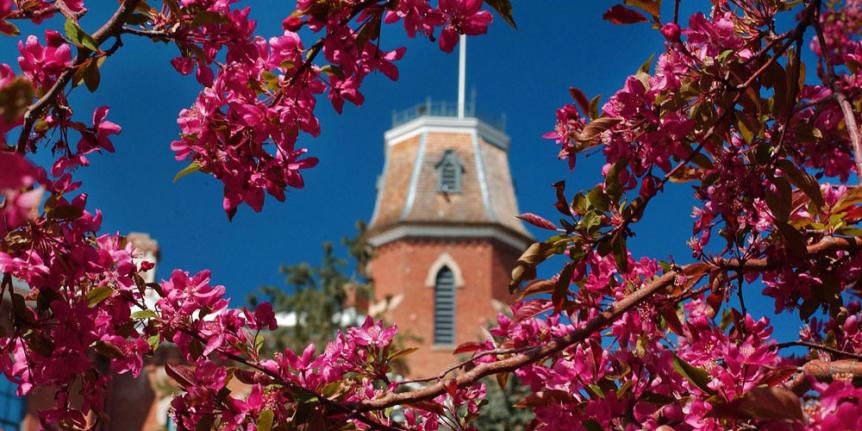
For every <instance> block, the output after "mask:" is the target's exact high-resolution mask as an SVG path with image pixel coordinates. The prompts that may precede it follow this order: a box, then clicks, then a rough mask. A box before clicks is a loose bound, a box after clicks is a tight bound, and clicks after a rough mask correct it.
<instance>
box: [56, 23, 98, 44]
mask: <svg viewBox="0 0 862 431" xmlns="http://www.w3.org/2000/svg"><path fill="white" fill-rule="evenodd" d="M63 29H64V30H65V31H66V37H67V38H68V39H69V41H71V42H72V43H73V44H75V46H77V47H79V48H87V49H89V50H90V51H94V52H98V51H99V45H98V44H96V41H95V40H94V39H93V37H92V36H90V35H89V34H87V32H86V31H84V29H82V28H81V26H80V25H78V23H77V22H75V20H73V19H71V18H66V24H64V25H63Z"/></svg>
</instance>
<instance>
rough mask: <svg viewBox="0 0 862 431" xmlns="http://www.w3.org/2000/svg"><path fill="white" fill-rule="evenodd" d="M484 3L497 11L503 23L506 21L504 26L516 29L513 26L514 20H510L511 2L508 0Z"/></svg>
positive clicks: (488, 0) (486, 1) (489, 0)
mask: <svg viewBox="0 0 862 431" xmlns="http://www.w3.org/2000/svg"><path fill="white" fill-rule="evenodd" d="M485 3H486V4H487V5H488V6H491V8H492V9H494V10H495V11H497V13H498V14H500V17H502V18H503V21H506V24H509V25H510V26H511V27H512V28H518V26H517V25H516V24H515V19H514V18H512V2H510V1H509V0H485Z"/></svg>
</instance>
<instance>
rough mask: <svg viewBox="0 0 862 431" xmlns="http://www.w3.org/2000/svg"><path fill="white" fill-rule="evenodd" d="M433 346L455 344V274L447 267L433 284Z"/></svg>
mask: <svg viewBox="0 0 862 431" xmlns="http://www.w3.org/2000/svg"><path fill="white" fill-rule="evenodd" d="M434 344H443V345H450V344H455V274H454V273H453V272H452V270H451V269H449V267H448V266H444V267H442V268H440V270H439V271H437V277H436V279H435V282H434Z"/></svg>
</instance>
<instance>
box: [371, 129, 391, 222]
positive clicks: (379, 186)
mask: <svg viewBox="0 0 862 431" xmlns="http://www.w3.org/2000/svg"><path fill="white" fill-rule="evenodd" d="M387 173H389V147H388V146H385V145H384V146H383V172H382V173H381V174H380V176H379V177H377V184H376V187H375V189H377V197H376V198H375V199H374V212H372V213H371V223H370V224H372V225H373V224H374V222H375V221H377V216H378V214H379V213H380V204H381V200H382V199H383V187H385V186H386V174H387Z"/></svg>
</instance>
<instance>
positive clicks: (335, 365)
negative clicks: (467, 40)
mask: <svg viewBox="0 0 862 431" xmlns="http://www.w3.org/2000/svg"><path fill="white" fill-rule="evenodd" d="M152 3H155V2H152ZM234 3H235V1H233V0H163V1H161V2H160V4H158V5H153V4H150V2H148V1H146V0H121V1H119V2H118V6H116V10H115V11H114V13H113V15H111V16H110V18H109V19H108V20H107V21H106V22H105V23H104V24H103V25H102V26H101V27H99V28H98V29H95V30H92V29H84V28H82V27H81V25H79V23H78V19H79V18H80V17H81V16H83V15H84V14H85V13H86V12H87V9H86V7H85V5H84V2H83V1H82V0H0V31H2V32H3V33H5V34H7V35H10V36H12V37H15V36H17V35H18V30H17V27H16V25H15V23H16V21H21V20H28V21H32V22H33V23H34V24H36V25H40V24H41V23H42V21H43V20H45V19H47V18H49V17H52V16H57V15H62V16H64V17H65V25H64V26H63V29H57V30H51V29H46V30H45V33H44V36H43V37H41V38H40V37H38V36H35V35H31V36H28V37H26V39H24V40H22V41H21V42H19V56H18V59H17V64H18V68H17V69H16V68H13V67H12V66H10V65H7V64H2V65H0V145H2V146H3V149H2V151H0V191H2V193H3V201H2V218H0V271H2V274H3V275H2V289H0V294H2V297H3V298H4V301H7V303H8V304H9V307H10V309H11V311H10V313H9V316H6V317H8V324H6V325H5V327H6V330H5V331H4V332H3V333H2V334H0V350H2V354H0V368H2V370H3V372H4V373H5V374H6V377H7V378H9V379H11V380H12V381H13V382H15V383H16V384H17V385H18V392H19V394H20V395H26V394H27V393H29V392H30V391H31V390H32V389H33V388H34V387H47V388H53V390H54V391H55V392H56V394H55V398H54V399H55V405H54V407H53V408H51V409H48V410H46V411H43V412H41V414H40V420H41V422H42V424H43V426H44V427H46V428H49V429H50V428H60V429H87V428H95V427H98V425H99V423H100V422H101V421H104V420H106V418H104V417H103V410H102V400H103V397H104V390H105V387H106V385H107V383H108V381H109V379H110V376H111V374H110V373H105V372H102V371H100V369H99V368H98V367H96V362H97V361H100V362H102V361H104V362H106V363H108V364H109V365H110V371H112V372H116V373H131V374H138V373H140V371H141V367H142V363H143V360H144V358H145V357H146V356H148V355H151V354H152V353H153V352H154V351H156V350H158V349H159V346H160V344H161V343H162V342H167V341H169V342H172V343H174V344H175V345H176V346H177V347H178V348H179V350H180V351H181V353H182V355H183V356H184V357H185V360H186V364H185V365H171V366H168V368H167V370H168V372H169V374H170V376H171V377H172V378H173V379H174V380H175V381H176V383H177V384H178V385H179V386H180V387H181V392H180V394H179V395H178V396H177V397H176V398H175V399H174V400H173V403H172V412H173V413H172V414H173V416H174V419H175V421H176V422H177V424H178V426H179V427H180V428H183V429H224V430H233V429H243V430H252V429H257V430H273V429H284V430H287V429H304V430H323V429H384V430H393V429H424V430H432V429H439V428H443V429H469V428H470V426H471V425H470V422H471V421H472V420H473V419H474V418H475V417H476V416H477V415H479V414H481V406H482V404H483V394H484V386H483V385H482V383H481V382H480V379H483V378H485V377H488V376H496V378H497V379H498V381H499V382H500V383H501V384H502V385H505V383H506V381H507V379H508V376H509V375H511V374H512V373H514V374H516V375H517V377H518V379H519V380H520V381H522V382H524V383H525V384H526V385H528V386H529V388H530V389H531V391H532V394H531V395H529V396H528V397H526V398H525V399H523V400H521V401H520V402H519V405H520V406H521V407H525V408H530V409H532V410H533V413H534V415H535V420H534V422H533V424H532V426H533V428H535V429H548V430H551V429H553V430H569V429H573V430H581V429H586V430H598V429H632V430H634V429H643V428H646V429H663V430H670V429H674V430H686V429H727V428H735V429H776V430H777V429H791V430H796V429H816V430H833V429H862V385H860V384H859V381H858V379H859V378H862V362H860V361H862V332H860V327H859V326H860V325H859V320H860V317H862V316H860V313H862V307H860V303H859V295H860V293H862V286H860V285H859V280H860V276H862V253H860V250H862V230H860V228H859V227H858V226H857V224H858V222H859V221H860V219H862V206H860V204H862V188H860V187H859V186H856V185H854V184H853V183H852V182H855V181H857V180H858V178H859V172H862V143H860V131H859V125H858V121H859V115H858V113H859V112H860V111H862V109H860V108H862V78H860V76H859V75H858V71H859V68H860V67H862V41H860V31H862V2H860V1H859V0H845V1H822V0H795V1H779V0H762V1H753V0H731V1H727V0H712V2H711V3H707V2H704V9H709V12H708V13H697V14H694V15H692V16H690V17H681V16H679V15H680V14H679V0H676V1H675V2H672V3H670V4H668V3H667V2H666V4H664V5H662V4H661V1H660V0H626V1H625V4H621V5H616V6H613V7H612V8H610V9H609V10H608V12H607V13H606V14H605V15H604V18H605V19H606V20H609V21H611V22H613V23H616V24H638V23H645V24H644V25H650V24H651V25H652V26H653V27H654V28H656V29H657V30H659V31H661V33H662V34H663V35H664V37H665V43H664V52H663V53H662V54H661V55H660V56H659V57H658V60H657V62H656V65H655V66H654V67H653V66H651V65H650V64H649V63H648V64H646V65H644V67H642V68H641V69H640V70H639V71H638V72H637V73H636V74H635V75H633V76H631V77H629V78H628V79H627V80H626V82H625V83H624V86H623V87H622V88H621V89H620V90H619V91H617V92H616V93H615V94H614V95H613V96H612V97H610V98H609V99H608V100H607V101H605V103H604V104H602V103H601V101H600V99H599V98H593V99H589V98H587V97H586V96H585V95H584V94H583V93H582V92H581V91H579V90H577V89H572V90H571V93H572V96H573V99H574V102H573V104H572V105H566V106H564V107H562V108H560V110H559V111H558V112H557V123H556V127H555V129H554V131H553V132H551V133H549V134H548V137H549V138H551V139H554V140H556V142H557V143H558V144H559V145H560V147H561V149H560V156H561V158H563V159H567V160H568V163H569V165H570V166H571V167H573V168H574V166H575V160H576V159H577V157H578V155H579V154H580V153H582V152H585V151H593V152H600V153H601V154H603V155H604V157H605V158H606V160H607V163H606V165H605V169H604V170H603V173H602V178H599V179H598V184H597V185H596V186H595V187H594V188H592V189H590V190H585V191H583V192H580V193H577V194H574V195H572V194H570V193H567V192H566V190H565V188H564V184H563V183H558V184H557V185H556V196H557V203H556V210H557V211H558V212H559V213H560V215H561V216H562V218H561V219H560V220H559V222H558V223H554V222H552V221H550V220H548V219H546V218H543V217H540V216H538V215H535V214H525V215H523V219H524V220H525V221H527V222H529V223H532V224H534V225H536V226H538V227H540V228H545V229H548V230H549V231H551V233H549V238H548V239H547V240H545V241H543V242H540V243H536V244H533V245H532V246H531V247H530V248H529V249H527V250H526V251H525V252H524V254H523V256H522V257H521V259H520V260H519V265H518V267H517V268H515V270H514V271H513V274H512V284H511V288H512V292H513V295H514V296H515V297H516V298H517V301H516V303H515V305H514V306H513V308H512V314H511V316H508V317H507V316H501V317H500V318H499V319H498V322H497V326H496V327H495V328H494V329H493V330H492V331H491V334H492V335H493V339H489V340H485V341H483V342H475V343H467V344H465V345H462V346H460V347H459V348H458V349H457V352H458V353H461V354H468V355H470V357H469V358H468V359H467V360H466V361H464V362H461V363H459V364H456V365H455V366H453V367H452V368H451V369H449V370H441V373H440V374H439V376H436V377H434V378H431V379H426V380H423V381H414V382H413V385H406V384H405V383H406V382H403V381H394V380H392V379H391V378H390V377H391V376H390V374H389V373H388V371H389V370H390V367H389V364H390V361H392V360H393V359H395V358H398V357H400V356H402V355H405V354H408V353H409V350H402V351H396V350H395V349H394V348H393V347H392V345H391V341H392V338H393V336H394V334H395V332H396V329H395V328H394V327H384V326H383V325H382V324H380V323H375V322H373V321H370V320H369V321H367V322H366V323H365V325H363V326H362V327H359V328H353V329H350V330H348V331H346V332H344V333H342V334H340V335H339V336H338V337H337V338H336V340H335V341H334V342H332V343H330V344H329V345H328V346H327V347H326V348H325V349H324V351H322V352H316V351H315V349H314V348H313V347H311V348H308V349H305V350H304V351H303V352H294V351H292V350H289V349H287V350H284V351H283V352H281V353H278V354H276V355H274V356H273V357H264V356H262V355H261V353H260V343H259V342H258V340H259V331H261V330H265V329H268V328H269V329H271V328H273V327H274V325H275V319H274V316H273V313H272V309H271V307H269V306H268V305H267V304H260V305H259V306H257V307H256V309H255V310H253V311H250V310H245V309H230V308H229V307H228V303H227V300H226V299H225V298H224V292H225V289H224V288H223V287H222V286H216V285H212V284H211V282H210V274H209V272H206V271H205V272H201V273H198V274H188V273H186V272H183V271H181V270H176V271H174V272H173V273H172V274H171V276H170V278H169V279H168V280H164V281H162V282H160V283H152V284H147V283H145V282H144V280H143V278H142V277H141V276H140V272H142V271H146V270H147V269H148V268H150V267H151V264H150V263H147V262H143V263H140V264H136V263H135V261H134V260H133V257H134V256H135V250H134V249H133V247H132V246H131V245H130V244H128V243H127V242H126V241H125V240H124V239H123V238H122V237H119V236H116V235H108V234H100V233H99V225H100V221H101V214H100V212H99V211H98V210H93V209H90V208H88V207H87V205H86V200H87V196H86V193H84V192H83V190H85V189H84V188H83V187H84V186H82V184H81V183H80V182H78V181H76V180H75V179H74V173H75V171H76V169H78V168H81V167H84V166H86V165H87V164H88V163H89V162H88V159H87V156H88V155H90V154H92V153H94V152H102V151H107V152H113V151H114V150H115V147H114V145H113V143H112V140H113V139H114V136H115V135H116V134H118V133H120V131H121V128H120V126H119V125H117V124H114V123H113V122H111V121H110V120H109V119H108V118H109V110H108V108H107V107H101V108H98V109H96V110H95V112H93V113H92V120H82V119H81V118H82V117H88V116H89V113H81V112H76V110H75V109H74V108H73V107H72V106H70V104H69V100H68V98H67V97H68V96H67V95H68V92H69V91H81V89H80V87H81V86H82V84H83V86H84V87H86V88H87V89H88V90H89V91H97V89H98V86H99V67H100V65H101V64H102V63H104V62H105V61H110V57H111V55H112V54H114V53H115V52H116V51H118V50H119V49H122V43H121V40H122V38H125V37H144V38H149V39H152V40H154V41H161V42H169V43H172V44H175V45H176V47H177V48H178V50H179V53H180V54H179V55H178V56H177V57H176V58H175V59H174V60H173V61H172V62H171V63H172V66H173V67H174V68H175V69H176V70H177V71H178V72H179V73H181V74H183V75H188V74H192V73H194V75H195V80H196V81H197V83H198V84H199V85H200V87H201V91H200V94H199V96H198V97H197V99H196V100H194V101H193V102H192V103H191V106H190V107H189V108H188V109H185V110H183V111H182V112H180V113H179V117H178V120H177V121H178V124H179V127H180V136H179V138H178V139H177V140H176V141H174V142H173V143H171V147H172V149H173V150H174V151H175V153H176V157H177V159H180V160H187V161H188V162H189V164H188V167H187V168H185V169H184V170H182V171H181V172H180V174H179V175H184V174H187V173H190V172H195V171H200V172H203V173H205V174H208V175H211V176H212V177H214V178H216V179H217V180H218V181H221V182H222V183H223V184H224V201H223V204H224V209H225V211H226V212H227V215H228V217H231V216H233V215H234V214H235V212H236V211H237V209H238V208H239V207H240V206H241V205H242V204H246V205H248V206H249V207H251V208H252V209H254V210H256V211H259V210H260V209H261V207H262V205H263V202H264V199H265V195H266V194H269V195H270V196H272V197H274V198H275V199H277V200H283V199H284V191H285V189H286V188H288V187H294V188H299V187H302V185H303V180H302V176H301V172H302V170H303V169H307V168H311V167H313V166H314V165H315V163H316V159H314V158H312V157H309V156H306V152H307V150H306V149H304V148H301V147H300V146H298V145H297V144H298V143H299V142H300V140H301V139H300V137H301V136H303V135H304V134H309V135H315V134H317V133H318V131H319V125H318V122H317V119H316V117H315V106H316V104H317V101H318V99H319V98H322V97H323V96H322V95H323V94H325V95H326V97H327V98H328V99H329V100H330V102H331V103H332V104H333V106H334V107H335V108H336V109H337V110H339V111H340V110H341V109H342V108H343V105H344V102H345V101H347V102H351V103H353V104H361V103H362V101H363V96H362V93H361V92H360V88H361V84H362V81H363V79H364V78H365V77H366V76H367V75H368V74H370V73H373V72H375V71H379V72H382V73H383V74H385V75H386V76H388V77H390V78H392V79H397V77H398V70H397V68H396V66H395V65H394V63H393V62H395V61H396V60H398V59H400V58H401V57H402V56H403V55H404V50H403V49H401V48H396V49H392V50H385V49H384V48H383V47H381V46H380V44H379V40H378V36H379V33H380V27H381V26H382V25H383V24H395V23H400V24H401V25H403V26H404V29H405V30H406V32H407V34H408V35H409V36H411V37H413V36H417V35H419V36H422V37H426V38H428V39H431V40H436V41H438V43H439V45H440V48H441V49H442V50H444V51H451V50H452V49H453V48H454V46H455V45H456V44H457V41H458V35H459V34H468V35H478V34H482V33H484V32H485V31H486V28H487V26H488V25H489V23H490V22H491V20H492V15H491V13H490V12H489V11H488V10H485V9H483V2H482V1H481V0H439V2H431V1H429V0H398V1H395V0H299V1H297V6H296V10H295V11H294V12H293V13H292V14H291V15H289V16H287V17H286V18H285V19H284V22H283V27H284V33H283V34H280V35H275V36H273V37H271V38H269V39H266V38H264V37H261V36H258V35H256V34H255V23H254V22H253V21H252V20H250V19H249V9H248V8H239V7H237V6H236V5H235V4H234ZM484 5H485V6H487V7H488V8H490V9H495V10H496V11H497V12H498V15H499V16H500V17H502V18H503V19H504V20H506V21H509V22H510V23H512V16H511V6H510V4H509V2H508V1H507V0H485V2H484ZM86 6H89V7H106V6H105V5H104V4H102V2H95V1H90V2H88V4H87V5H86ZM788 23H789V24H788ZM783 27H787V28H783ZM301 29H306V30H307V31H308V33H309V34H312V35H316V36H317V37H318V38H317V39H316V41H314V42H312V43H308V42H306V41H303V40H302V39H301V38H300V36H299V35H298V34H297V32H298V31H300V30H301ZM58 30H59V31H58ZM387 49H388V48H387ZM809 50H810V53H809V52H808V51H809ZM812 53H813V55H812ZM804 58H811V59H812V61H810V62H809V63H807V64H806V62H805V61H803V59H804ZM11 60H12V59H8V61H10V62H11ZM76 87H78V88H76ZM39 148H49V149H50V150H51V152H52V154H53V156H54V157H53V162H52V163H51V164H50V166H44V167H39V166H36V165H34V163H33V162H32V161H31V159H30V156H29V155H30V154H31V153H33V152H35V151H36V150H37V149H39ZM680 182H681V183H687V185H688V186H690V187H693V190H694V198H695V200H696V201H697V206H696V208H695V210H694V223H693V238H692V240H691V241H690V244H689V245H690V247H691V251H692V253H691V256H681V257H678V258H679V259H680V261H679V262H677V261H671V262H663V261H659V260H656V259H653V258H650V257H637V256H632V255H631V253H629V252H628V251H627V244H628V242H629V241H630V238H631V237H632V236H633V234H634V232H635V231H636V228H637V222H638V221H639V220H640V219H641V218H642V216H643V214H644V212H645V211H647V210H648V208H649V206H650V203H651V202H653V200H654V199H660V196H661V194H662V191H663V190H665V188H667V187H675V185H674V183H680ZM553 255H562V256H563V258H564V260H565V262H566V263H565V264H564V266H563V268H561V269H560V271H559V273H558V274H557V275H556V276H554V277H552V278H551V279H548V280H535V278H536V266H537V265H538V264H540V263H541V262H542V261H544V260H546V259H547V258H549V257H550V256H553ZM681 262H688V263H681ZM16 286H18V287H16ZM21 286H26V288H22V287H21ZM148 292H152V295H155V296H156V297H157V300H156V301H155V303H154V304H153V303H152V302H147V301H145V300H144V299H145V298H144V297H145V294H148ZM750 295H765V296H767V297H769V298H771V299H772V300H774V303H775V308H776V310H777V311H778V312H781V313H786V314H788V315H792V316H797V317H798V322H799V329H800V332H799V333H800V338H799V340H790V341H787V342H782V343H779V342H778V341H777V340H775V339H774V338H773V337H772V335H771V334H772V327H771V326H770V323H769V321H767V320H766V319H765V318H763V317H760V316H756V315H754V316H753V315H751V314H749V313H748V311H747V309H746V307H745V297H746V296H750ZM5 298H8V299H5ZM789 346H802V347H804V348H805V349H804V351H805V352H806V353H804V354H803V356H802V357H794V356H791V355H788V354H786V353H785V354H783V353H782V349H784V348H786V347H789ZM234 379H236V380H239V381H242V382H244V383H246V384H247V385H249V386H250V388H251V389H250V393H249V394H247V395H243V396H240V395H238V394H235V393H231V392H230V391H229V390H228V389H227V388H226V387H227V384H228V383H229V382H230V381H231V380H234ZM417 385H418V387H417ZM73 396H75V397H80V398H81V399H82V403H80V405H78V404H73V403H71V402H70V397H73ZM393 407H398V408H397V409H393Z"/></svg>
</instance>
